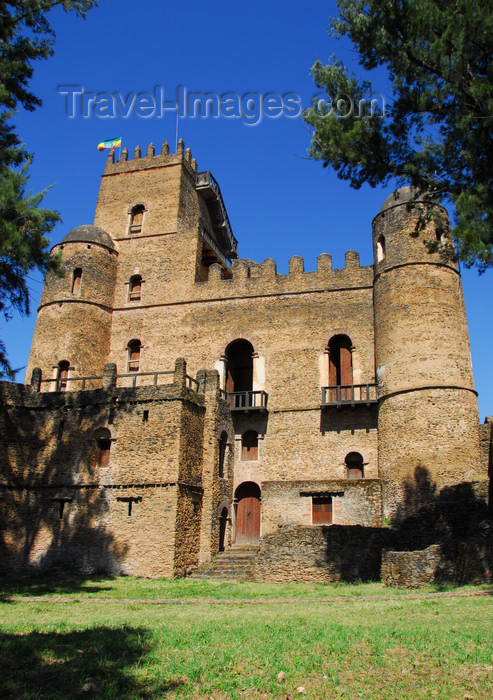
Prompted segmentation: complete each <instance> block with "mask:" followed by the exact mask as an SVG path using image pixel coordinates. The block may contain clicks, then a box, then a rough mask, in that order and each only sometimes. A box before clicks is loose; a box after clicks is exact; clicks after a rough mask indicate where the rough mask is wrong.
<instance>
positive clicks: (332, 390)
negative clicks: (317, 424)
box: [322, 384, 377, 406]
mask: <svg viewBox="0 0 493 700" xmlns="http://www.w3.org/2000/svg"><path fill="white" fill-rule="evenodd" d="M376 402H377V385H376V384H348V385H339V386H324V387H322V406H347V405H349V406H356V404H366V405H367V406H369V405H370V404H372V403H376Z"/></svg>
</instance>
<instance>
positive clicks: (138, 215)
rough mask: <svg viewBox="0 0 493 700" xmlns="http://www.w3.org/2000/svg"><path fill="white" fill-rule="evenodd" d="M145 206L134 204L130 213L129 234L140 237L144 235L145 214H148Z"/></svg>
mask: <svg viewBox="0 0 493 700" xmlns="http://www.w3.org/2000/svg"><path fill="white" fill-rule="evenodd" d="M146 211H147V210H146V208H145V205H144V204H141V203H139V204H134V205H133V207H132V208H131V209H130V211H129V224H128V233H129V235H133V236H135V235H138V234H140V233H142V229H143V226H144V213H145V212H146Z"/></svg>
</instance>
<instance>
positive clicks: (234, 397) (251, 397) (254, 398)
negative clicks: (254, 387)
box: [228, 391, 267, 412]
mask: <svg viewBox="0 0 493 700" xmlns="http://www.w3.org/2000/svg"><path fill="white" fill-rule="evenodd" d="M228 400H229V405H230V408H231V410H232V411H245V412H247V411H266V410H267V394H266V393H265V391H235V392H233V393H229V394H228Z"/></svg>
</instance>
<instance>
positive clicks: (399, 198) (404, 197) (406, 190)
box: [380, 185, 424, 212]
mask: <svg viewBox="0 0 493 700" xmlns="http://www.w3.org/2000/svg"><path fill="white" fill-rule="evenodd" d="M423 201H424V196H423V195H419V196H416V189H415V188H414V187H411V186H410V185H406V187H401V188H399V189H398V190H396V191H395V192H392V193H391V194H389V196H388V197H387V199H386V200H385V202H384V203H383V204H382V208H381V209H380V212H382V211H386V210H387V209H391V208H392V207H397V206H399V204H407V203H408V202H423Z"/></svg>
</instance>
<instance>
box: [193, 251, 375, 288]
mask: <svg viewBox="0 0 493 700" xmlns="http://www.w3.org/2000/svg"><path fill="white" fill-rule="evenodd" d="M345 263H346V264H345V266H344V267H343V268H335V269H334V268H333V267H332V257H331V256H330V255H329V254H328V253H322V254H321V255H319V256H318V258H317V269H316V270H314V271H305V264H304V260H303V258H302V257H301V256H299V255H293V257H292V258H290V260H289V263H288V273H287V274H285V275H283V274H279V273H278V272H277V265H276V262H275V260H273V259H272V258H266V259H265V260H264V261H263V262H262V263H257V262H254V261H253V260H249V259H247V258H241V259H239V260H233V261H232V264H231V272H232V274H231V277H228V278H225V277H224V274H223V271H222V268H221V266H220V265H218V264H215V265H211V267H210V268H209V278H208V280H207V281H206V282H201V283H200V286H202V287H203V288H204V290H207V294H208V295H210V294H214V295H215V294H217V295H228V296H229V295H233V296H235V295H236V294H238V295H243V294H252V295H255V294H260V295H262V294H283V293H285V292H286V293H288V292H291V293H303V292H306V291H313V290H320V291H325V290H337V289H352V288H360V287H371V285H372V281H373V266H372V265H365V266H361V265H360V262H359V255H358V253H356V252H355V251H353V250H348V251H347V252H346V256H345Z"/></svg>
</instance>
